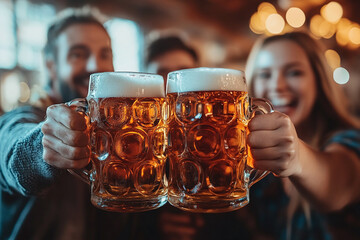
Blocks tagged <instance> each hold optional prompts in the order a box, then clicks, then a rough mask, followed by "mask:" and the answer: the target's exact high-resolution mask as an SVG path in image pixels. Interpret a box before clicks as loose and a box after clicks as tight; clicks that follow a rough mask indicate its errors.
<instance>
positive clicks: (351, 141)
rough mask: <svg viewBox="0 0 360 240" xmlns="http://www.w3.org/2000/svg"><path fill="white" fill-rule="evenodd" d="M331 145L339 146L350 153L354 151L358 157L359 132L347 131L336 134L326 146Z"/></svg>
mask: <svg viewBox="0 0 360 240" xmlns="http://www.w3.org/2000/svg"><path fill="white" fill-rule="evenodd" d="M331 143H338V144H341V145H343V146H345V147H347V148H349V149H351V150H352V151H354V152H355V153H356V154H357V155H358V156H359V157H360V130H359V129H357V130H347V131H343V132H340V133H338V134H336V135H335V136H334V137H333V138H332V139H330V141H329V142H328V144H327V145H329V144H331Z"/></svg>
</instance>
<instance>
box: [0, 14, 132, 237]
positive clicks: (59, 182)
mask: <svg viewBox="0 0 360 240" xmlns="http://www.w3.org/2000/svg"><path fill="white" fill-rule="evenodd" d="M45 60H46V67H47V70H48V73H49V82H48V86H47V89H46V92H47V96H46V97H45V98H44V99H40V100H39V101H38V102H37V104H36V107H35V106H33V105H31V106H25V107H20V108H18V109H16V110H14V111H12V112H9V113H6V114H4V115H3V116H2V117H1V118H0V139H1V144H0V153H1V154H0V186H1V188H0V199H1V210H0V212H1V214H0V224H1V225H0V239H119V238H122V237H124V238H127V237H128V236H129V235H127V234H129V230H128V229H130V228H126V227H125V222H129V221H128V219H127V216H128V215H126V214H116V213H110V212H104V211H101V210H98V209H96V208H95V207H93V206H92V205H91V203H90V195H89V193H90V191H89V187H88V186H87V185H86V184H84V183H82V182H81V181H79V180H78V179H76V178H75V177H74V176H72V175H70V174H69V173H68V172H67V170H66V168H80V167H84V166H86V165H87V164H88V162H89V154H90V150H89V148H88V142H89V136H88V135H87V133H86V131H85V130H86V124H85V120H84V118H83V117H82V116H80V114H79V113H77V112H76V111H74V110H72V109H70V108H69V107H68V106H67V105H65V104H63V103H64V102H67V101H69V100H72V99H73V98H79V97H86V95H87V89H88V81H89V80H88V79H89V76H90V74H91V73H94V72H104V71H113V62H112V60H113V59H112V50H111V41H110V37H109V35H108V33H107V31H106V29H105V28H104V27H103V25H102V22H101V21H99V20H98V18H97V17H96V16H95V15H93V13H92V10H91V9H89V8H83V9H67V10H65V11H64V12H62V13H60V14H59V17H58V18H57V19H56V21H55V22H54V23H53V24H52V25H51V26H50V28H49V31H48V42H47V44H46V47H45ZM44 119H45V120H44Z"/></svg>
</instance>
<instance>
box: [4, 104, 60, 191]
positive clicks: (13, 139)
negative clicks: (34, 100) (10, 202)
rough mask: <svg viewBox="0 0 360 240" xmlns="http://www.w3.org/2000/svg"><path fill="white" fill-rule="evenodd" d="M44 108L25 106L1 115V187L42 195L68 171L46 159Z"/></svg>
mask: <svg viewBox="0 0 360 240" xmlns="http://www.w3.org/2000/svg"><path fill="white" fill-rule="evenodd" d="M44 115H45V113H44V111H42V110H40V109H37V108H33V107H22V108H19V109H16V110H14V111H12V112H9V113H6V114H5V115H3V116H2V117H1V118H0V186H1V188H2V189H3V190H5V191H7V192H9V193H13V192H18V193H20V194H22V195H25V196H27V195H38V194H41V193H42V192H43V191H44V190H46V189H47V188H48V187H49V186H51V185H52V183H53V182H54V181H55V179H56V177H57V176H58V175H60V174H62V172H63V171H64V170H60V169H56V168H54V167H52V166H50V165H48V164H47V163H46V162H45V161H44V160H43V157H42V155H43V147H42V136H43V135H42V132H41V126H42V120H43V119H44Z"/></svg>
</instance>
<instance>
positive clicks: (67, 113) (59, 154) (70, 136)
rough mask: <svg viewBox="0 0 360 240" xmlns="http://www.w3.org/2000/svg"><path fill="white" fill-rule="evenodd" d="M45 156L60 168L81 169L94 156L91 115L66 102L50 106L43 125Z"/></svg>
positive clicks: (50, 162)
mask: <svg viewBox="0 0 360 240" xmlns="http://www.w3.org/2000/svg"><path fill="white" fill-rule="evenodd" d="M41 130H42V132H43V134H44V136H43V140H42V144H43V147H44V152H43V158H44V160H45V161H46V162H47V163H48V164H50V165H52V166H54V167H57V168H65V169H67V168H70V169H72V168H73V169H79V168H83V167H85V166H86V165H87V164H88V163H89V160H90V147H89V142H90V137H89V131H88V126H87V117H86V116H84V114H82V113H80V112H77V111H75V110H74V109H71V108H70V107H68V106H66V105H65V104H55V105H52V106H50V107H48V108H47V111H46V120H45V122H44V124H43V126H42V129H41Z"/></svg>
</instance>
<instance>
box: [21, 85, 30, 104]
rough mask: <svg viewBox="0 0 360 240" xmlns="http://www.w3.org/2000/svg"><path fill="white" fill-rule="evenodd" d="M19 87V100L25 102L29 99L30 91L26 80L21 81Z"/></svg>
mask: <svg viewBox="0 0 360 240" xmlns="http://www.w3.org/2000/svg"><path fill="white" fill-rule="evenodd" d="M19 87H20V97H19V101H20V102H23V103H25V102H27V101H28V100H29V99H30V93H31V92H30V88H29V85H27V83H26V82H21V83H20V85H19Z"/></svg>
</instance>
